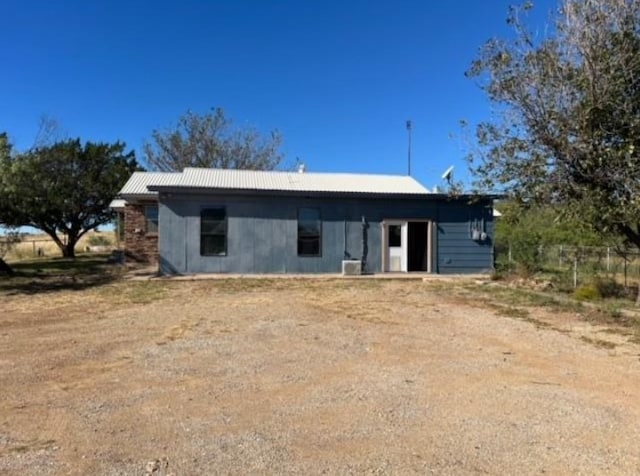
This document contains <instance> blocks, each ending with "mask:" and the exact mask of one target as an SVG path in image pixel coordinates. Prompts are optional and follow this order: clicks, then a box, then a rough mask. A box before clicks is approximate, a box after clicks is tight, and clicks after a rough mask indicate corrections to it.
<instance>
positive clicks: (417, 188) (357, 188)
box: [152, 168, 430, 194]
mask: <svg viewBox="0 0 640 476" xmlns="http://www.w3.org/2000/svg"><path fill="white" fill-rule="evenodd" d="M178 175H179V176H178V177H172V178H171V179H170V180H167V181H166V183H163V184H160V183H153V184H152V185H156V186H172V187H173V186H175V187H180V188H182V187H185V188H205V189H206V188H212V189H214V188H215V189H224V190H262V191H288V192H328V193H366V194H369V193H371V194H429V193H430V192H429V190H427V189H426V188H425V187H423V186H422V185H421V184H420V183H418V182H417V181H416V180H415V179H413V178H412V177H409V176H406V175H373V174H344V173H307V172H304V173H298V172H277V171H257V170H229V169H199V168H185V169H184V172H183V173H182V174H178Z"/></svg>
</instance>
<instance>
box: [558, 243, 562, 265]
mask: <svg viewBox="0 0 640 476" xmlns="http://www.w3.org/2000/svg"><path fill="white" fill-rule="evenodd" d="M558 267H559V268H562V245H560V252H559V253H558Z"/></svg>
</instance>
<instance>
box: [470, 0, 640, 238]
mask: <svg viewBox="0 0 640 476" xmlns="http://www.w3.org/2000/svg"><path fill="white" fill-rule="evenodd" d="M530 8H531V4H530V3H527V4H525V5H523V6H522V7H521V8H513V9H512V10H511V11H510V15H509V17H508V23H509V24H511V25H512V26H513V28H514V32H515V35H514V36H513V38H512V39H510V40H500V39H494V40H490V41H488V42H487V43H486V44H485V45H484V46H483V48H482V49H481V50H480V52H479V55H478V57H477V59H476V61H475V62H474V63H473V64H472V66H471V68H470V70H469V71H468V73H467V74H468V75H469V76H470V77H473V78H476V79H480V81H481V87H482V88H483V89H484V91H486V93H487V95H488V98H489V99H490V101H491V102H492V103H493V105H494V110H495V111H496V113H495V116H493V117H492V118H491V119H490V120H488V121H486V122H483V123H481V124H479V126H478V127H477V131H476V132H477V134H476V136H477V141H478V145H479V147H478V150H477V151H476V153H474V154H473V155H472V158H471V159H472V170H473V171H474V172H475V173H476V176H477V178H478V185H479V186H480V188H483V189H486V188H491V189H496V188H500V189H502V190H503V191H505V192H507V193H510V194H512V195H514V196H517V197H519V198H521V199H523V200H524V201H529V202H531V203H533V202H538V203H559V204H562V206H563V207H565V210H566V213H567V214H572V215H573V216H574V217H575V218H576V219H578V220H581V221H583V222H584V223H586V224H588V225H589V226H591V227H593V228H594V229H595V230H597V231H598V232H601V233H604V234H606V233H613V234H617V235H620V236H622V237H624V239H625V240H626V241H627V242H628V243H631V244H633V245H635V246H640V180H638V177H639V176H640V81H638V78H640V0H588V1H584V0H564V1H563V2H562V3H561V5H560V8H559V9H558V10H557V12H555V13H554V14H553V16H552V19H551V22H552V24H551V25H550V27H549V28H547V29H545V30H544V31H548V32H550V33H549V36H547V37H539V36H536V35H535V34H533V33H531V29H530V28H528V27H527V25H526V24H525V22H526V18H527V17H526V12H527V10H529V9H530ZM538 31H543V30H542V29H538Z"/></svg>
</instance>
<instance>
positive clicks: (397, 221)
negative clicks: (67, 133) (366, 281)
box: [380, 218, 434, 273]
mask: <svg viewBox="0 0 640 476" xmlns="http://www.w3.org/2000/svg"><path fill="white" fill-rule="evenodd" d="M409 223H427V271H426V272H427V273H433V226H434V221H433V220H429V219H425V218H392V219H391V218H390V219H383V220H382V222H380V238H381V240H380V244H381V246H380V248H381V249H382V272H383V273H389V272H393V271H388V270H387V269H388V266H389V263H388V262H387V256H388V255H389V244H388V242H387V236H388V234H389V225H400V226H402V242H401V243H402V245H401V247H402V249H403V251H402V253H403V256H402V268H403V269H402V271H401V272H402V273H408V272H409V271H408V267H409ZM413 272H420V271H413ZM422 272H424V271H422Z"/></svg>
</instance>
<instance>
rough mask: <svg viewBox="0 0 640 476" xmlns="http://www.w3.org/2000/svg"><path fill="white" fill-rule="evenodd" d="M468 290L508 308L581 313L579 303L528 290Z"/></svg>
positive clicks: (493, 288) (494, 288)
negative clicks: (529, 307) (478, 292)
mask: <svg viewBox="0 0 640 476" xmlns="http://www.w3.org/2000/svg"><path fill="white" fill-rule="evenodd" d="M470 289H473V290H476V291H478V290H479V291H482V292H483V293H485V294H489V296H490V298H491V299H492V300H495V301H498V302H501V303H504V304H507V305H509V306H516V307H517V306H525V307H527V306H531V307H547V308H551V309H552V310H554V311H557V312H582V311H583V310H584V306H583V305H582V303H580V302H576V301H573V300H571V299H566V298H564V297H563V296H553V295H551V294H549V293H542V292H538V291H533V290H530V289H521V288H511V287H506V286H492V287H491V288H490V289H487V288H486V287H478V286H475V285H471V287H470Z"/></svg>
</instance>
